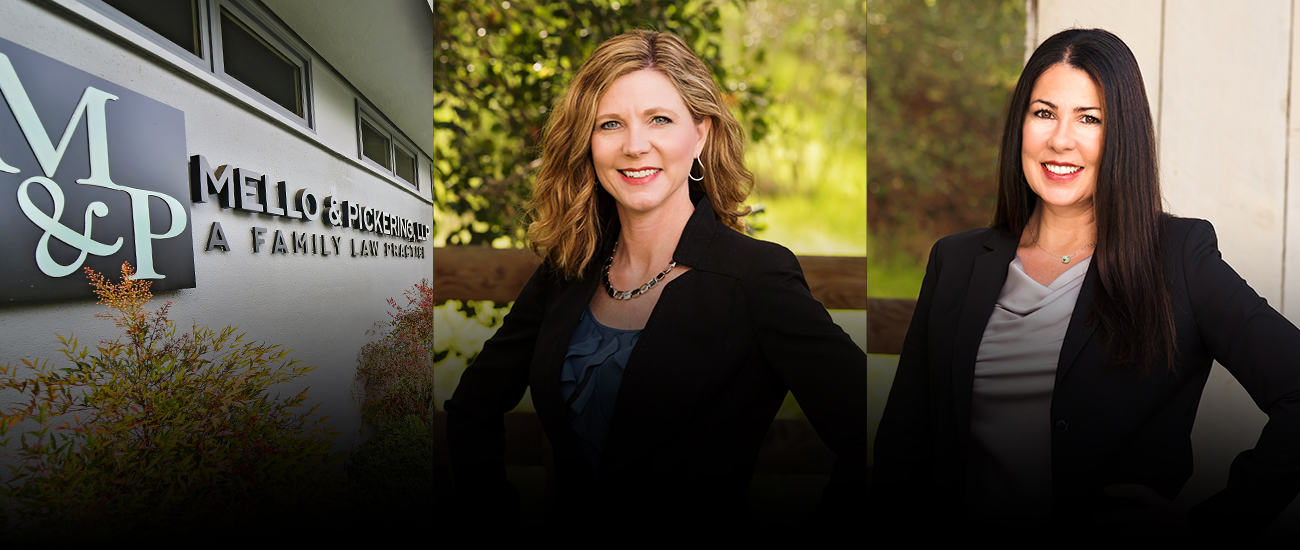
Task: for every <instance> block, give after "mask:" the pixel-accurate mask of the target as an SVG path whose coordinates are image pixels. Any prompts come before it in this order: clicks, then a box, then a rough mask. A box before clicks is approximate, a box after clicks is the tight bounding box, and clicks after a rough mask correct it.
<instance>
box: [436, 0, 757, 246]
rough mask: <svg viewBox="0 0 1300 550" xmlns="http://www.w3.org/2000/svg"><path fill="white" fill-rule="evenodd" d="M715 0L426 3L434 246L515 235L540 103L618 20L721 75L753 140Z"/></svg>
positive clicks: (751, 97) (743, 87)
mask: <svg viewBox="0 0 1300 550" xmlns="http://www.w3.org/2000/svg"><path fill="white" fill-rule="evenodd" d="M717 7H718V3H717V2H708V1H693V2H670V1H660V0H644V1H635V0H632V1H625V2H621V3H620V2H616V1H610V0H577V1H565V2H529V1H526V0H525V1H515V2H509V1H503V2H483V1H455V2H437V3H435V4H434V10H435V12H436V13H435V17H434V31H433V32H434V43H435V44H436V46H435V48H436V50H435V53H434V55H435V56H436V57H437V60H436V62H435V63H434V71H435V81H436V82H437V83H438V85H437V86H436V87H435V89H434V150H435V153H434V158H435V159H436V161H435V163H434V170H435V172H436V174H435V177H434V201H435V206H434V213H435V218H434V224H435V235H434V246H440V245H443V244H452V245H457V244H461V245H464V244H482V243H492V244H493V245H495V246H497V247H499V248H501V247H510V246H513V247H522V246H523V245H524V242H525V239H524V237H525V231H526V230H527V219H526V216H525V213H524V212H523V211H522V210H521V209H520V205H522V204H523V203H524V201H525V199H526V198H527V197H528V192H529V190H530V189H531V188H532V184H533V181H534V177H535V174H536V169H537V168H538V167H539V166H540V165H541V160H540V157H541V139H542V128H543V127H544V126H545V124H546V118H547V116H548V115H549V109H550V108H551V106H552V105H553V104H554V103H555V102H556V101H557V100H558V99H559V98H560V97H561V96H562V95H563V93H564V90H565V89H566V88H567V87H568V85H569V81H570V80H571V79H572V78H573V75H574V74H575V73H576V72H577V70H578V67H580V66H581V65H582V62H583V61H585V60H586V59H587V57H589V56H590V55H591V52H592V51H594V50H595V49H596V47H597V46H598V45H600V44H601V43H602V42H604V41H605V40H606V39H609V38H612V37H614V36H617V35H619V34H622V33H623V32H625V31H627V30H630V29H635V28H646V29H655V30H663V31H668V32H672V33H674V34H677V35H678V36H680V37H681V38H682V39H683V40H685V41H686V43H687V44H689V45H690V46H691V48H692V49H694V50H695V51H696V52H698V53H699V55H700V57H701V58H702V59H703V60H704V62H705V63H706V64H708V66H709V67H710V68H711V69H712V71H713V75H714V78H715V79H717V81H718V82H720V83H723V84H724V86H725V89H726V91H727V96H726V100H727V101H728V103H730V104H731V105H732V106H733V107H734V114H736V115H737V117H738V118H739V119H740V121H741V123H742V124H743V125H744V127H745V128H747V129H748V130H749V131H750V138H751V139H752V140H754V141H758V140H761V139H762V138H763V136H764V135H765V134H766V126H767V122H766V119H765V116H764V113H763V110H762V107H764V106H766V105H767V98H766V94H765V93H764V87H765V86H764V84H763V83H762V82H758V81H755V80H753V79H752V78H750V75H748V74H747V70H746V68H745V66H744V65H740V64H737V63H736V62H737V61H738V60H739V58H738V57H737V56H732V57H731V58H729V59H727V60H724V59H723V57H722V39H721V36H720V34H719V33H718V26H719V17H720V14H719V11H718V9H717ZM759 55H760V56H761V52H760V53H759ZM728 61H730V63H728Z"/></svg>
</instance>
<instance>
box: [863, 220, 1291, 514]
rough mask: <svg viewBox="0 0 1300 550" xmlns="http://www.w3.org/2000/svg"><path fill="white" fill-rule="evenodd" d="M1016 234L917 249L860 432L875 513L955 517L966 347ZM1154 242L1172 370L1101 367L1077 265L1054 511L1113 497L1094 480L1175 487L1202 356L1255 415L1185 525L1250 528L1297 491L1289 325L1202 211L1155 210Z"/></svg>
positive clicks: (1165, 492)
mask: <svg viewBox="0 0 1300 550" xmlns="http://www.w3.org/2000/svg"><path fill="white" fill-rule="evenodd" d="M1017 242H1018V239H1016V238H1015V237H1014V236H1012V235H1009V234H1007V233H1005V232H1003V231H1000V230H995V229H979V230H973V231H967V232H964V233H959V234H956V235H952V236H949V237H946V238H944V239H941V240H940V241H939V242H938V243H937V244H935V246H934V249H933V250H932V251H931V253H930V262H929V266H928V267H927V268H926V274H925V280H924V282H923V283H922V287H921V295H920V298H919V300H918V301H917V304H916V313H915V314H914V316H913V318H912V324H911V326H910V328H909V330H908V333H907V338H906V340H905V342H904V346H903V353H902V357H901V358H900V361H899V365H898V371H897V374H896V375H895V378H894V385H893V387H892V388H891V391H890V395H889V401H888V403H887V404H886V407H885V412H884V414H883V416H882V417H881V421H880V426H879V430H878V432H877V436H876V444H875V449H874V459H875V460H874V463H875V467H874V472H873V476H872V477H873V479H872V488H871V491H870V494H871V497H870V499H871V500H872V508H873V509H874V511H875V512H877V513H879V514H880V516H881V517H883V516H886V515H890V514H894V513H901V512H902V511H903V510H910V512H908V513H912V514H915V513H916V512H922V513H921V515H912V517H913V518H916V517H925V516H926V514H927V513H936V512H937V513H944V514H955V515H957V516H958V517H961V516H963V515H964V509H963V508H962V498H964V494H963V492H964V490H965V489H964V487H965V485H964V483H965V480H964V475H965V465H966V459H967V450H968V448H969V446H970V415H971V392H972V386H973V381H974V366H975V356H976V353H977V352H978V350H979V345H980V340H981V338H982V336H983V334H984V328H985V325H986V324H987V323H988V319H989V316H990V315H991V314H992V311H993V307H994V303H995V302H996V300H997V298H998V295H999V293H1000V291H1001V289H1002V285H1003V284H1004V282H1005V281H1006V276H1007V268H1008V265H1009V264H1010V263H1011V260H1012V259H1013V258H1015V254H1016V246H1017ZM1164 251H1165V252H1164V256H1165V258H1164V265H1165V270H1166V278H1167V284H1168V288H1169V293H1170V296H1171V300H1172V306H1173V313H1174V323H1175V330H1176V333H1177V334H1176V342H1175V347H1176V361H1177V363H1176V364H1177V373H1176V374H1171V373H1169V372H1167V369H1166V368H1165V363H1166V359H1165V358H1164V357H1160V358H1158V359H1157V360H1156V361H1155V362H1153V363H1152V365H1150V369H1149V372H1150V374H1149V375H1147V376H1145V377H1144V376H1141V375H1139V374H1137V373H1135V372H1132V371H1129V370H1117V369H1111V368H1107V366H1106V365H1105V363H1104V361H1103V355H1104V346H1105V343H1106V338H1105V335H1104V334H1102V333H1101V331H1099V330H1098V329H1097V328H1096V326H1095V325H1094V324H1092V323H1090V322H1089V315H1088V314H1089V310H1090V306H1091V304H1092V301H1093V299H1094V297H1095V296H1097V295H1098V293H1100V292H1102V290H1101V289H1100V285H1099V283H1098V275H1097V263H1096V262H1093V263H1092V264H1091V266H1090V267H1089V269H1088V273H1087V275H1086V276H1085V278H1084V282H1083V287H1082V289H1081V290H1080V292H1079V297H1078V302H1077V303H1076V305H1075V308H1074V312H1073V314H1072V316H1071V318H1070V324H1069V328H1068V329H1067V331H1066V335H1065V340H1064V342H1063V343H1062V345H1061V355H1060V360H1059V362H1058V364H1057V369H1056V385H1055V387H1054V389H1053V392H1052V404H1051V418H1050V422H1051V425H1052V429H1053V431H1052V483H1053V485H1052V490H1053V501H1054V509H1053V511H1054V515H1055V516H1056V517H1057V519H1058V520H1059V521H1066V522H1068V521H1075V520H1078V519H1081V518H1086V517H1088V516H1091V515H1093V514H1095V513H1097V512H1100V511H1104V510H1107V509H1113V508H1115V507H1124V506H1125V503H1123V502H1115V501H1112V500H1110V499H1107V498H1106V497H1104V496H1103V494H1102V489H1103V487H1105V486H1107V485H1110V484H1117V483H1137V484H1142V485H1146V486H1148V487H1150V488H1152V489H1154V490H1155V491H1156V492H1157V493H1159V494H1161V495H1162V496H1164V497H1165V498H1168V499H1171V500H1172V499H1173V498H1174V497H1176V496H1177V495H1178V493H1179V491H1181V490H1182V487H1183V484H1184V483H1186V481H1187V479H1188V477H1190V476H1191V473H1192V445H1191V440H1190V434H1191V431H1192V423H1193V421H1194V420H1195V419H1196V407H1197V404H1198V402H1199V401H1200V398H1201V390H1202V389H1203V388H1204V386H1205V381H1206V378H1207V376H1208V375H1209V372H1210V365H1211V363H1212V361H1214V360H1218V361H1219V362H1220V363H1221V364H1222V365H1223V366H1224V367H1225V368H1227V369H1228V371H1229V372H1231V373H1232V375H1233V376H1235V377H1236V378H1237V380H1238V381H1240V382H1241V384H1242V386H1244V387H1245V388H1246V391H1247V392H1249V393H1250V396H1251V397H1252V398H1253V399H1254V401H1255V403H1256V404H1258V405H1259V408H1260V409H1261V410H1263V411H1264V412H1265V413H1267V414H1268V415H1269V422H1268V424H1267V425H1266V426H1265V427H1264V430H1263V433H1262V434H1261V436H1260V439H1259V442H1258V443H1257V445H1256V447H1255V448H1254V449H1252V450H1247V451H1245V452H1242V453H1241V454H1240V455H1238V456H1237V458H1236V460H1235V461H1234V462H1233V464H1232V468H1231V471H1230V472H1229V477H1228V485H1227V487H1226V488H1225V489H1224V490H1223V491H1222V492H1220V493H1218V494H1216V495H1214V496H1213V497H1212V498H1210V499H1208V500H1207V501H1205V502H1203V503H1201V504H1200V505H1198V506H1196V507H1195V508H1193V509H1192V510H1191V517H1192V519H1193V525H1195V526H1196V527H1197V528H1198V529H1200V528H1203V529H1208V530H1218V531H1220V532H1230V533H1236V534H1257V533H1258V532H1259V531H1262V530H1263V529H1264V528H1265V527H1267V526H1268V524H1269V523H1270V522H1272V520H1273V519H1274V518H1275V517H1276V516H1277V514H1279V513H1280V512H1281V511H1282V510H1283V509H1284V508H1286V506H1287V505H1288V504H1289V503H1290V502H1291V500H1292V499H1293V498H1294V497H1295V496H1296V494H1297V492H1300V475H1298V473H1300V331H1297V329H1296V327H1295V326H1294V325H1292V324H1291V323H1290V322H1289V321H1287V320H1286V318H1284V317H1282V315H1281V314H1279V313H1278V312H1277V311H1275V310H1273V308H1271V307H1269V305H1268V303H1267V302H1266V301H1265V300H1264V299H1263V298H1261V297H1260V296H1259V295H1258V294H1256V293H1255V291H1253V290H1251V288H1250V287H1249V286H1247V284H1246V281H1244V280H1242V278H1241V277H1240V276H1238V275H1237V273H1236V272H1234V271H1233V270H1232V268H1231V267H1229V266H1228V264H1226V263H1224V261H1223V260H1222V259H1221V257H1220V255H1219V251H1218V247H1217V240H1216V238H1215V235H1214V228H1213V227H1212V226H1211V225H1210V223H1209V222H1206V221H1204V220H1194V219H1182V218H1172V217H1171V218H1167V223H1166V229H1165V239H1164ZM901 503H907V504H901ZM918 508H919V509H920V510H918Z"/></svg>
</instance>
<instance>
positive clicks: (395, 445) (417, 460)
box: [347, 415, 435, 516]
mask: <svg viewBox="0 0 1300 550" xmlns="http://www.w3.org/2000/svg"><path fill="white" fill-rule="evenodd" d="M347 472H348V481H349V482H350V483H351V484H352V486H353V488H354V491H355V493H354V494H355V495H356V496H357V498H356V500H355V501H354V505H356V506H357V509H358V510H361V511H363V512H365V513H368V514H373V515H380V516H388V515H391V514H393V513H401V514H403V515H409V514H413V513H417V512H419V511H421V510H431V509H433V507H434V504H435V503H434V502H433V501H432V499H431V498H430V495H432V494H433V492H434V483H435V473H434V457H433V423H432V422H426V421H424V420H421V419H420V417H419V416H416V415H411V416H408V417H406V418H404V419H400V420H393V421H391V422H387V423H385V424H384V425H383V426H382V427H381V428H380V430H379V433H377V434H375V435H373V436H370V438H369V439H366V442H365V443H362V444H361V447H360V448H358V449H357V450H356V452H354V453H352V456H350V457H349V458H348V464H347Z"/></svg>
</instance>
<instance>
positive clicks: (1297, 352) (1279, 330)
mask: <svg viewBox="0 0 1300 550" xmlns="http://www.w3.org/2000/svg"><path fill="white" fill-rule="evenodd" d="M1183 266H1184V268H1183V276H1184V277H1185V278H1186V284H1187V291H1188V295H1189V296H1190V298H1191V301H1192V308H1193V314H1194V315H1195V318H1196V323H1197V327H1198V332H1199V336H1200V338H1201V339H1202V341H1203V342H1204V343H1205V346H1206V348H1208V349H1209V350H1210V352H1211V353H1212V354H1213V355H1214V357H1215V358H1216V359H1218V361H1219V363H1221V364H1222V365H1223V366H1224V368H1226V369H1228V371H1229V372H1231V373H1232V375H1233V376H1234V377H1236V379H1237V380H1238V381H1239V382H1240V383H1241V385H1242V386H1243V387H1245V389H1246V391H1247V392H1248V393H1249V394H1250V396H1251V398H1252V399H1253V400H1254V401H1255V404H1256V405H1258V406H1259V408H1260V410H1262V411H1264V412H1265V413H1267V414H1268V417H1269V420H1268V423H1267V424H1266V425H1265V426H1264V430H1263V432H1262V433H1261V434H1260V437H1259V441H1258V442H1257V443H1256V445H1255V448H1254V449H1251V450H1247V451H1244V452H1242V453H1241V454H1239V455H1238V456H1237V458H1236V460H1234V461H1233V462H1232V467H1231V469H1230V471H1229V474H1228V485H1227V487H1226V488H1225V489H1224V490H1223V491H1220V492H1219V493H1217V494H1215V495H1214V496H1212V497H1211V498H1209V499H1208V500H1206V501H1205V502H1203V503H1201V504H1199V505H1197V506H1196V507H1194V508H1192V510H1191V518H1192V524H1193V525H1194V526H1196V527H1197V529H1198V530H1203V531H1206V532H1212V533H1217V534H1221V535H1227V536H1234V537H1235V536H1246V537H1249V536H1254V535H1258V534H1259V533H1260V532H1262V531H1263V530H1264V529H1265V528H1266V527H1268V525H1269V524H1270V523H1272V521H1273V520H1274V519H1275V518H1276V517H1277V515H1278V514H1279V513H1281V512H1282V510H1283V509H1285V508H1286V507H1287V505H1288V504H1290V503H1291V500H1292V499H1294V498H1295V496H1296V494H1297V493H1300V330H1297V329H1296V327H1295V325H1293V324H1291V322H1290V321H1288V320H1287V319H1286V318H1285V317H1283V316H1282V315H1281V314H1280V313H1278V312H1277V311H1276V310H1274V309H1273V308H1272V307H1269V305H1268V303H1267V302H1266V301H1265V300H1264V299H1263V298H1261V297H1260V296H1259V295H1258V294H1256V293H1255V291H1254V290H1252V289H1251V288H1250V286H1248V285H1247V284H1246V281H1245V280H1243V279H1242V278H1241V277H1240V276H1239V275H1237V273H1236V272H1235V271H1233V270H1232V268H1231V267H1229V266H1228V264H1227V263H1226V262H1224V261H1223V259H1222V257H1221V256H1220V254H1219V249H1218V241H1217V239H1216V238H1215V234H1214V227H1213V226H1211V225H1210V223H1209V222H1206V221H1203V220H1198V221H1197V222H1196V223H1195V225H1194V226H1193V227H1192V229H1191V230H1190V232H1189V234H1188V236H1187V241H1186V245H1185V246H1184V256H1183Z"/></svg>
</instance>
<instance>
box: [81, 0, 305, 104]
mask: <svg viewBox="0 0 1300 550" xmlns="http://www.w3.org/2000/svg"><path fill="white" fill-rule="evenodd" d="M81 1H82V2H84V3H85V4H86V5H87V6H90V7H92V8H94V9H96V10H97V11H99V12H100V13H103V14H104V15H107V16H108V17H110V18H111V19H113V20H115V21H117V22H119V23H121V24H123V25H125V26H127V27H129V28H131V29H133V30H135V31H136V32H138V33H139V34H140V35H141V36H143V37H145V38H148V39H149V40H151V41H153V42H154V43H156V44H158V45H159V46H162V47H164V48H166V49H168V50H171V51H173V52H177V53H180V52H185V54H186V55H184V56H183V57H186V58H187V59H189V60H190V61H191V62H193V63H194V64H195V65H199V66H200V67H202V68H203V69H204V70H206V71H210V72H212V73H214V74H216V75H217V76H219V77H222V79H223V80H225V81H226V82H229V83H231V84H233V85H235V86H236V87H238V88H243V89H244V90H246V91H248V92H250V95H252V96H253V97H254V98H257V99H259V100H263V101H262V102H263V103H264V104H266V105H267V106H269V107H271V108H272V109H274V110H277V111H280V112H281V113H283V114H285V115H290V116H293V117H296V118H298V119H301V120H302V122H303V123H304V124H306V125H307V126H308V127H311V116H310V114H311V109H310V104H309V102H308V98H309V97H311V95H310V90H309V89H308V86H309V84H308V83H309V82H311V78H310V65H309V64H308V62H307V59H308V57H307V55H305V54H303V53H300V52H299V51H298V50H297V49H296V48H294V47H293V46H291V45H290V44H291V43H292V42H291V41H290V40H289V39H287V38H284V37H283V35H281V34H278V33H277V31H276V30H274V29H276V28H278V24H277V23H273V22H272V19H273V16H266V15H264V14H262V12H261V11H260V8H258V7H256V5H255V4H256V3H255V2H249V1H247V0H166V1H159V0H81ZM209 22H210V24H209ZM209 29H210V32H209Z"/></svg>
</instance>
